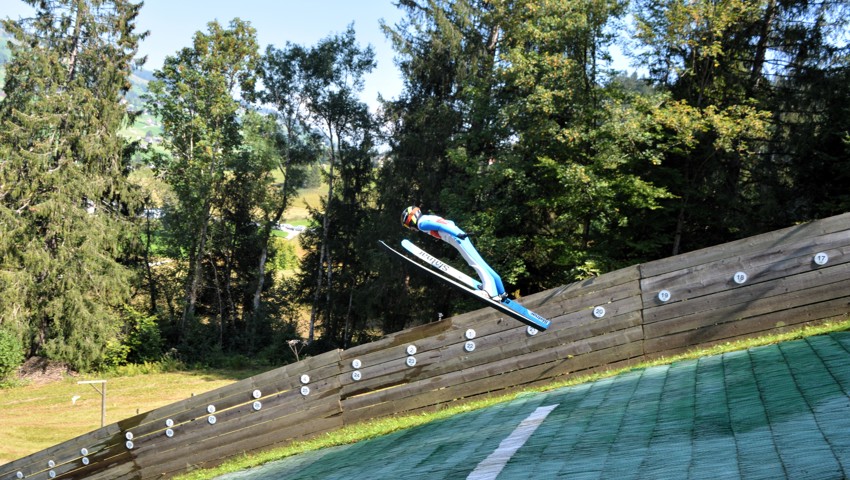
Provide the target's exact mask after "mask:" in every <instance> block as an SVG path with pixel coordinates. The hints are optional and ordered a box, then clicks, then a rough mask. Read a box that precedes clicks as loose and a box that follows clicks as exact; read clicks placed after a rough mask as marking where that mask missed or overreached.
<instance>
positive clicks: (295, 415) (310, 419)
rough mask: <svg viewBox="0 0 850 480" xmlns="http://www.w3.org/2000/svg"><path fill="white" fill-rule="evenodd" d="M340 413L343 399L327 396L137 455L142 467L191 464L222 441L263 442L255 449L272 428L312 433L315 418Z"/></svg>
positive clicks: (295, 432) (272, 430) (137, 461)
mask: <svg viewBox="0 0 850 480" xmlns="http://www.w3.org/2000/svg"><path fill="white" fill-rule="evenodd" d="M336 416H339V402H337V401H336V399H334V398H327V399H324V400H323V401H321V402H315V403H313V404H311V405H310V406H309V408H301V409H297V410H291V411H286V412H277V414H270V415H265V416H263V415H257V416H252V417H253V418H251V421H250V422H247V421H246V422H242V423H234V424H232V425H231V427H232V428H230V429H228V430H220V431H215V428H212V429H211V430H210V431H209V433H207V434H206V435H204V436H199V437H198V436H196V437H192V438H181V439H180V441H179V442H176V443H174V444H173V446H164V448H162V449H157V448H148V449H144V450H139V451H135V450H134V451H133V456H134V457H135V461H136V463H137V464H139V465H140V466H141V467H142V468H146V467H150V466H154V465H163V464H166V463H168V462H171V461H174V460H179V461H183V462H187V463H189V464H191V463H195V462H196V461H199V460H201V459H203V458H204V456H205V455H206V452H207V451H208V450H210V449H214V448H217V447H219V446H222V445H224V446H232V445H233V443H234V442H236V441H243V440H247V441H248V442H249V443H251V442H260V443H257V445H256V446H255V447H252V449H253V448H262V447H263V446H264V445H263V444H262V443H261V441H259V440H257V437H259V436H262V435H264V434H266V433H268V432H276V433H275V434H276V435H283V434H284V431H285V432H288V433H287V434H292V435H294V436H299V435H302V434H309V433H311V432H313V431H314V430H315V429H316V428H317V425H318V423H314V422H318V421H319V420H320V419H323V418H329V417H336ZM213 427H215V425H213ZM284 429H288V430H284Z"/></svg>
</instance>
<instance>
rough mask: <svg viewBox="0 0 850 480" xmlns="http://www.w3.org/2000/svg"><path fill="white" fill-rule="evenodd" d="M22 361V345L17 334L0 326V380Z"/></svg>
mask: <svg viewBox="0 0 850 480" xmlns="http://www.w3.org/2000/svg"><path fill="white" fill-rule="evenodd" d="M23 362H24V346H23V344H22V343H21V339H20V338H19V336H18V335H17V334H15V333H14V332H12V331H11V330H9V329H8V328H5V327H3V326H0V382H2V381H3V380H5V379H6V378H7V377H8V376H9V375H11V374H12V373H13V372H14V371H15V370H16V369H17V368H18V367H19V366H20V365H21V364H22V363H23Z"/></svg>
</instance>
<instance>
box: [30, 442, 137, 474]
mask: <svg viewBox="0 0 850 480" xmlns="http://www.w3.org/2000/svg"><path fill="white" fill-rule="evenodd" d="M53 470H54V472H55V474H56V477H55V478H57V479H71V478H85V479H89V478H116V477H120V476H121V475H127V474H131V473H132V472H134V471H135V470H136V464H135V463H133V458H132V457H131V456H130V452H128V451H127V449H124V450H123V451H118V452H116V453H115V454H113V455H111V456H109V457H105V458H99V459H91V458H90V463H89V464H88V465H83V464H82V462H79V461H78V462H74V463H73V464H67V465H64V466H63V467H62V468H55V469H53ZM107 472H108V475H107ZM42 475H44V478H48V477H49V476H48V475H47V474H46V473H42ZM27 478H30V477H27Z"/></svg>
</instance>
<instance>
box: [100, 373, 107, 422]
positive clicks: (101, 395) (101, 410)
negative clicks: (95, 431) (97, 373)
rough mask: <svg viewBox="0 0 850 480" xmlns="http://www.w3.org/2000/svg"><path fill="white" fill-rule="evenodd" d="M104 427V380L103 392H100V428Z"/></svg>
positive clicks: (104, 384)
mask: <svg viewBox="0 0 850 480" xmlns="http://www.w3.org/2000/svg"><path fill="white" fill-rule="evenodd" d="M104 425H106V380H104V381H103V390H101V391H100V428H103V426H104Z"/></svg>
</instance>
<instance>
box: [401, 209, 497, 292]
mask: <svg viewBox="0 0 850 480" xmlns="http://www.w3.org/2000/svg"><path fill="white" fill-rule="evenodd" d="M416 226H417V228H419V230H420V231H422V232H425V233H427V234H430V235H431V236H433V237H435V238H439V239H441V240H443V241H444V242H446V243H448V244H449V245H451V246H453V247H455V248H456V249H457V250H458V252H460V254H461V256H462V257H463V259H464V260H466V263H468V264H469V266H470V267H472V269H473V270H475V273H477V274H478V277H479V278H480V279H481V283H482V285H481V287H480V288H481V290H484V291H485V292H487V295H489V296H490V297H491V298H497V297H501V296H502V295H504V293H505V287H504V285H502V279H501V277H499V274H497V273H496V272H495V271H494V270H493V269H492V268H490V266H489V265H487V262H485V261H484V259H483V258H481V255H480V254H479V253H478V250H476V249H475V247H474V246H472V242H471V241H470V240H469V237H468V236H467V234H466V233H465V232H464V231H463V230H461V229H460V228H458V226H457V225H455V223H454V222H452V221H451V220H446V219H445V218H442V217H438V216H436V215H422V216H421V217H419V221H418V222H417V225H416Z"/></svg>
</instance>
